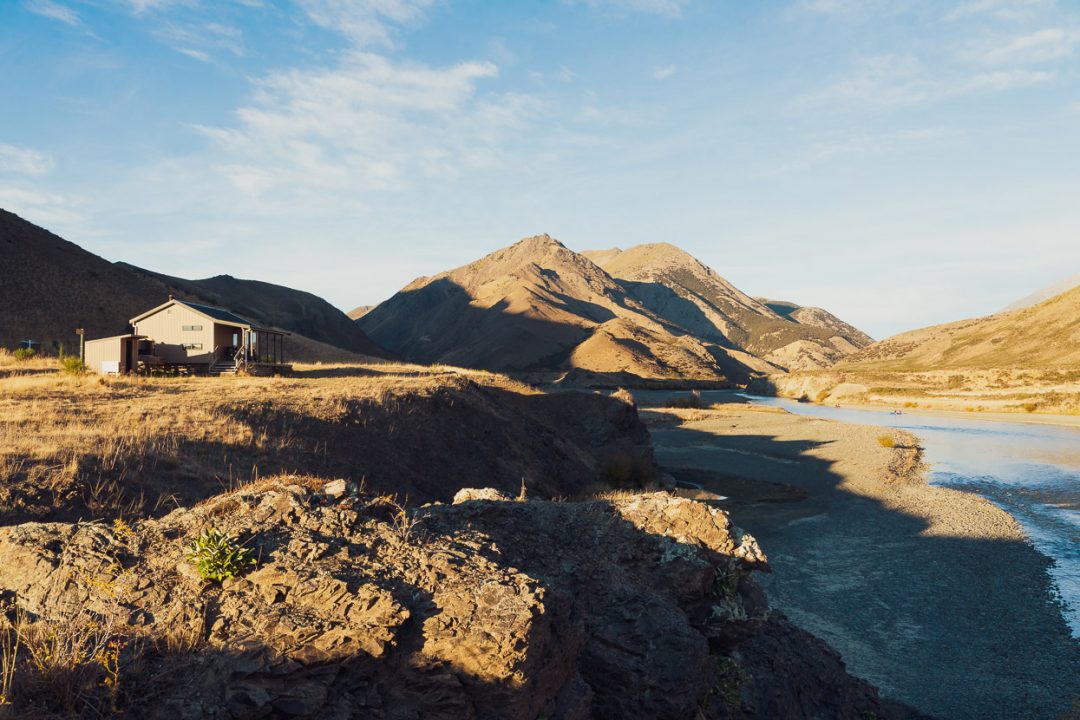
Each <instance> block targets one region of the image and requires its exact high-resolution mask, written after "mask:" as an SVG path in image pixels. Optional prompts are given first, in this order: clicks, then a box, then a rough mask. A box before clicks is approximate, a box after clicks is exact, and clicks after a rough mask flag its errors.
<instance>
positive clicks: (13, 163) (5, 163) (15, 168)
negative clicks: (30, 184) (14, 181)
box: [0, 143, 54, 177]
mask: <svg viewBox="0 0 1080 720" xmlns="http://www.w3.org/2000/svg"><path fill="white" fill-rule="evenodd" d="M53 165H54V162H53V159H52V157H51V156H49V155H44V154H42V153H39V152H38V151H36V150H30V149H27V148H20V147H16V146H14V145H5V144H2V143H0V173H10V174H13V175H27V176H30V177H42V176H44V175H47V174H48V173H49V171H51V170H52V169H53Z"/></svg>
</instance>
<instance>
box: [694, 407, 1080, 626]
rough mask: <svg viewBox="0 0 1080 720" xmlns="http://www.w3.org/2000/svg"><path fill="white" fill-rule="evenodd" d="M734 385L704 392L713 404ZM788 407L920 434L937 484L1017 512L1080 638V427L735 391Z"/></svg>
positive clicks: (1014, 514) (931, 472)
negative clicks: (831, 404) (1047, 561)
mask: <svg viewBox="0 0 1080 720" xmlns="http://www.w3.org/2000/svg"><path fill="white" fill-rule="evenodd" d="M731 394H732V392H731V391H706V392H702V393H701V395H702V400H703V401H704V402H706V403H708V402H710V397H712V398H713V399H717V400H718V399H721V398H720V397H719V396H722V395H723V396H727V397H728V398H730V396H731ZM735 394H737V395H740V396H742V397H745V398H746V399H747V400H752V401H753V402H755V403H760V404H763V405H772V406H778V407H782V408H784V409H785V410H788V411H789V412H792V413H796V414H799V415H807V416H812V417H818V418H827V419H832V420H840V421H843V422H849V423H859V424H862V425H880V426H882V427H890V428H900V429H903V430H907V431H909V432H912V433H914V434H915V435H917V436H919V438H920V439H921V440H922V443H923V447H924V448H925V451H924V457H925V459H926V461H927V462H928V463H929V464H930V468H931V470H930V477H929V480H930V482H931V483H934V484H939V485H943V486H948V487H952V488H958V489H963V490H968V491H971V492H975V493H978V494H979V495H982V496H983V497H985V498H987V499H988V500H990V501H991V502H993V503H995V504H997V505H998V506H999V507H1001V508H1002V509H1003V510H1005V511H1006V512H1008V513H1009V514H1011V515H1012V516H1013V517H1015V518H1016V519H1017V520H1018V521H1019V522H1020V523H1021V525H1023V527H1024V530H1025V531H1026V532H1027V534H1028V537H1029V538H1030V539H1031V542H1032V543H1033V544H1034V546H1035V548H1036V549H1037V550H1038V551H1039V552H1041V553H1042V554H1043V555H1046V556H1047V557H1049V558H1050V559H1051V560H1053V565H1052V566H1051V568H1050V575H1051V579H1052V581H1053V584H1054V588H1055V590H1056V591H1057V593H1058V595H1059V600H1060V602H1061V609H1062V613H1063V614H1064V615H1065V619H1066V621H1067V622H1068V624H1069V627H1070V628H1071V630H1072V633H1073V636H1074V637H1080V428H1075V427H1062V426H1054V425H1042V424H1038V425H1037V424H1030V423H1021V422H1001V421H996V420H980V419H977V418H970V419H969V418H966V417H955V416H945V415H936V414H922V413H918V412H907V411H904V413H903V414H902V415H893V414H891V413H890V411H888V410H868V409H851V408H836V407H829V406H825V405H814V404H809V403H799V402H795V401H793V400H787V399H783V398H774V397H758V396H750V395H744V394H741V393H735Z"/></svg>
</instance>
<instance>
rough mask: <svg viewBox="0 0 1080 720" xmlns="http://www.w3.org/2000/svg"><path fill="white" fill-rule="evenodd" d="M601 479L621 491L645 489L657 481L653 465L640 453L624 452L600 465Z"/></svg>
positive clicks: (612, 456)
mask: <svg viewBox="0 0 1080 720" xmlns="http://www.w3.org/2000/svg"><path fill="white" fill-rule="evenodd" d="M600 478H601V479H602V480H603V481H604V482H606V483H607V484H609V485H611V486H612V487H615V488H619V489H628V488H634V489H639V488H644V487H647V486H648V485H649V483H651V482H652V481H653V480H655V473H654V470H653V466H652V463H651V462H649V460H648V459H647V458H645V457H643V456H642V455H641V454H639V453H634V452H630V451H627V450H623V451H620V452H617V453H615V454H614V455H611V456H610V457H608V459H607V460H605V461H604V462H603V463H602V464H601V465H600Z"/></svg>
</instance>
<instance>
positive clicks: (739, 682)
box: [709, 656, 752, 710]
mask: <svg viewBox="0 0 1080 720" xmlns="http://www.w3.org/2000/svg"><path fill="white" fill-rule="evenodd" d="M751 679H752V678H751V677H750V674H749V673H748V672H746V669H745V668H744V667H743V666H742V665H740V664H739V662H738V661H737V660H735V659H734V658H730V657H726V656H725V657H718V658H716V680H715V682H714V683H713V686H712V689H711V690H710V692H709V694H710V695H713V696H715V697H717V698H719V699H720V701H721V702H722V703H723V704H724V706H725V707H726V708H727V709H728V710H738V709H739V708H740V707H741V706H742V688H743V685H745V684H746V683H748V682H750V681H751Z"/></svg>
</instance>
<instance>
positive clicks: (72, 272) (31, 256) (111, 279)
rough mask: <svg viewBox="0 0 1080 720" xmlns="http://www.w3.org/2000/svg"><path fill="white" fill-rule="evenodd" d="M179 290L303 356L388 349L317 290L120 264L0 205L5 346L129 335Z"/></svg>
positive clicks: (53, 346) (1, 340)
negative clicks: (255, 325)
mask: <svg viewBox="0 0 1080 720" xmlns="http://www.w3.org/2000/svg"><path fill="white" fill-rule="evenodd" d="M169 294H175V295H178V296H180V297H185V298H188V299H192V300H198V301H200V302H205V303H208V304H211V305H220V306H222V307H226V308H229V309H230V310H233V311H234V312H237V313H239V314H241V315H244V316H246V317H250V318H251V319H252V320H255V321H257V322H260V323H264V324H267V325H271V326H274V327H279V328H282V329H284V330H288V331H289V332H291V333H293V336H292V337H291V338H290V340H289V341H288V348H289V352H290V355H291V356H292V357H293V358H294V359H297V360H324V361H336V360H347V359H348V360H355V359H357V357H356V355H357V354H363V355H385V351H382V350H381V349H380V348H379V347H378V346H377V345H375V343H373V342H372V341H371V340H370V339H368V338H367V336H365V335H364V333H363V331H362V330H360V329H359V327H357V326H356V324H355V323H354V322H352V321H351V320H349V318H348V317H347V316H346V315H345V314H344V313H342V312H341V311H340V310H338V309H337V308H334V307H333V306H332V305H330V304H329V303H327V302H326V301H325V300H323V299H321V298H319V297H317V296H315V295H312V294H311V293H306V292H302V291H299V290H293V289H291V288H286V287H282V286H279V285H271V284H269V283H263V282H258V281H254V280H237V279H235V278H232V277H229V276H227V275H223V276H219V277H215V278H209V279H207V280H183V279H180V278H173V277H169V276H167V275H160V274H157V273H153V272H150V271H146V270H141V269H139V268H136V267H134V266H132V265H127V264H125V263H115V264H114V263H111V262H109V261H108V260H105V259H104V258H101V257H98V256H97V255H94V254H93V253H90V252H87V251H86V250H83V249H82V248H81V247H79V246H78V245H76V244H74V243H72V242H69V241H67V240H64V239H63V238H61V237H59V236H57V235H55V234H53V233H51V232H49V231H48V230H45V229H44V228H41V227H38V226H37V225H34V224H33V223H30V222H28V221H26V220H23V219H22V218H20V217H19V216H17V215H15V214H13V213H10V212H7V211H4V210H0V347H8V348H12V347H16V346H17V345H18V344H19V343H20V342H22V341H23V340H27V339H30V340H34V341H36V342H38V343H41V345H40V348H41V349H43V350H44V351H45V352H49V353H54V352H56V351H57V350H58V349H59V348H60V347H61V345H63V347H64V348H65V349H66V350H67V351H68V352H71V351H73V350H74V349H75V348H76V347H77V337H76V336H75V333H74V331H75V328H77V327H83V328H85V329H86V335H87V337H91V338H92V337H103V336H107V335H115V334H117V333H121V332H124V330H125V329H126V327H127V321H128V319H129V318H132V317H134V316H135V315H138V314H139V313H140V312H142V311H144V310H147V309H148V308H151V307H154V306H156V305H160V304H161V303H162V302H163V301H164V300H165V298H166V297H167V296H168V295H169Z"/></svg>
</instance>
